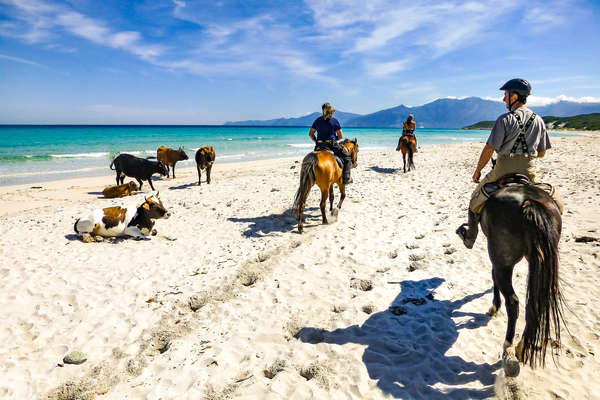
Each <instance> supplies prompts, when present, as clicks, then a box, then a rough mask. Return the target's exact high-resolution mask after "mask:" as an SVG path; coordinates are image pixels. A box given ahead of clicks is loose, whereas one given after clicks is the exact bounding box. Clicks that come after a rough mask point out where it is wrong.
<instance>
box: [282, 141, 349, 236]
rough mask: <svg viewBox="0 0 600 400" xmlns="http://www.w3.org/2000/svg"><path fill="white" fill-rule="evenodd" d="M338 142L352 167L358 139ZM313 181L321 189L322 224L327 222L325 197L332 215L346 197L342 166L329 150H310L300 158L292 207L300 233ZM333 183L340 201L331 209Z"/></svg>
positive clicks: (302, 228)
mask: <svg viewBox="0 0 600 400" xmlns="http://www.w3.org/2000/svg"><path fill="white" fill-rule="evenodd" d="M340 144H341V145H342V147H344V148H345V149H346V151H347V152H348V153H350V157H352V167H356V165H357V156H358V141H357V140H356V138H355V139H354V140H348V139H345V140H344V141H343V142H342V143H340ZM315 183H316V184H317V186H319V189H321V203H320V207H321V215H322V217H323V224H327V223H328V221H327V215H326V213H325V203H326V201H327V197H329V210H330V211H331V214H332V215H335V214H336V213H337V210H339V209H340V207H342V202H343V201H344V198H345V197H346V189H345V188H344V182H343V179H342V168H340V166H339V165H338V163H337V161H336V160H335V158H334V156H333V154H331V153H330V152H329V151H326V150H318V151H312V152H310V153H308V154H307V155H306V157H304V159H303V160H302V168H301V170H300V187H299V188H298V191H297V192H296V197H295V199H294V206H293V208H292V210H293V215H294V217H297V218H298V233H302V231H303V230H304V227H303V225H304V221H303V220H304V218H303V217H304V206H305V204H306V198H307V197H308V193H309V192H310V189H311V188H312V187H313V185H314V184H315ZM334 183H335V184H336V185H337V186H338V188H340V193H341V197H340V202H339V203H338V205H337V208H336V209H335V210H334V209H333V184H334Z"/></svg>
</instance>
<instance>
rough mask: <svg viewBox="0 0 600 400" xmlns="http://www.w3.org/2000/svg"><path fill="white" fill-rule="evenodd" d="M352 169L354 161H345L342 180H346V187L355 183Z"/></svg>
mask: <svg viewBox="0 0 600 400" xmlns="http://www.w3.org/2000/svg"><path fill="white" fill-rule="evenodd" d="M351 169H352V160H351V159H350V160H348V159H346V160H344V169H343V170H342V178H343V180H344V185H348V184H350V183H352V182H353V180H352V178H351V177H350V170H351Z"/></svg>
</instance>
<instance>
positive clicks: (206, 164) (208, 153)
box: [196, 146, 215, 185]
mask: <svg viewBox="0 0 600 400" xmlns="http://www.w3.org/2000/svg"><path fill="white" fill-rule="evenodd" d="M214 162H215V151H214V150H213V148H212V146H204V147H200V148H199V149H198V151H196V169H197V170H198V185H200V184H201V182H200V178H201V177H202V174H201V173H200V171H201V170H203V169H206V183H210V170H211V169H212V166H213V163H214Z"/></svg>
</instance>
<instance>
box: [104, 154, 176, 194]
mask: <svg viewBox="0 0 600 400" xmlns="http://www.w3.org/2000/svg"><path fill="white" fill-rule="evenodd" d="M113 165H114V166H115V168H114V170H116V171H117V185H119V184H123V181H124V180H125V176H130V177H132V178H135V179H136V180H137V181H138V183H139V184H140V190H142V180H146V181H148V183H149V184H150V187H151V188H152V190H155V189H154V186H152V174H161V175H162V176H165V175H167V169H166V168H165V166H164V165H163V164H162V163H161V162H160V161H150V160H146V159H145V158H139V157H136V156H132V155H131V154H119V155H118V156H117V158H115V159H114V160H113V162H111V163H110V169H113ZM119 180H120V181H121V182H120V183H119Z"/></svg>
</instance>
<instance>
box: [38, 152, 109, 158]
mask: <svg viewBox="0 0 600 400" xmlns="http://www.w3.org/2000/svg"><path fill="white" fill-rule="evenodd" d="M109 154H110V153H108V152H104V151H103V152H98V153H75V154H50V157H53V158H100V157H106V156H108V155H109ZM28 157H30V156H28Z"/></svg>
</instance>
